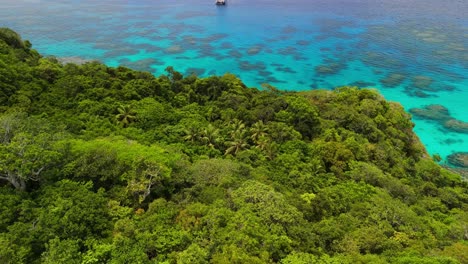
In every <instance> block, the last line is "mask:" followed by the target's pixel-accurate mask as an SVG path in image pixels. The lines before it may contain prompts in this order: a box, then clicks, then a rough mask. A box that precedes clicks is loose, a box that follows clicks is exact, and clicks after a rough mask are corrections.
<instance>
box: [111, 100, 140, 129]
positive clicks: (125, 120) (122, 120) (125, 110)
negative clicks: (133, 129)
mask: <svg viewBox="0 0 468 264" xmlns="http://www.w3.org/2000/svg"><path fill="white" fill-rule="evenodd" d="M117 111H119V113H118V114H117V115H115V119H116V120H117V122H118V123H119V124H121V125H122V126H123V127H128V126H129V125H130V124H131V123H133V122H135V120H136V113H135V111H133V109H132V108H131V106H130V105H121V106H119V107H118V108H117Z"/></svg>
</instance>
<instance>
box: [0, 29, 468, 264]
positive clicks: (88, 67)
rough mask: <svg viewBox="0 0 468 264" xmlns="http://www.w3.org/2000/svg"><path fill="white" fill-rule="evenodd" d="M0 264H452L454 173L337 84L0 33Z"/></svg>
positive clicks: (399, 112)
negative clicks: (118, 62) (147, 67)
mask: <svg viewBox="0 0 468 264" xmlns="http://www.w3.org/2000/svg"><path fill="white" fill-rule="evenodd" d="M0 88H1V89H0V141H1V145H0V180H1V181H0V184H1V185H0V208H1V210H0V214H1V215H0V263H83V264H91V263H283V264H293V263H294V264H296V263H468V255H467V253H466V252H468V243H467V239H468V206H467V205H468V193H467V183H466V182H464V181H463V180H461V178H460V176H459V175H457V174H454V173H452V172H450V171H448V170H446V169H444V168H442V167H440V166H439V165H438V164H437V163H435V162H434V161H433V159H432V158H431V157H429V156H428V155H427V153H426V152H425V149H424V147H423V146H422V145H421V143H420V142H419V140H418V139H417V137H416V136H415V134H414V133H413V131H412V128H413V123H412V122H411V120H410V116H409V115H408V114H407V113H406V112H405V111H404V110H403V108H402V107H401V106H400V105H399V104H397V103H392V102H387V101H385V100H384V99H383V98H382V97H381V96H380V95H379V93H378V92H376V91H374V90H368V89H362V90H360V89H357V88H353V87H342V88H337V89H335V90H334V91H327V90H314V91H307V92H284V91H279V90H277V89H275V88H274V87H271V86H268V85H265V86H264V87H263V88H262V89H255V88H247V87H246V86H245V85H244V84H243V83H242V82H241V81H240V80H239V79H238V78H236V77H235V76H234V75H231V74H226V75H224V76H220V77H219V76H212V77H209V78H197V77H196V76H183V75H181V74H180V73H178V72H177V71H175V70H174V69H172V68H168V69H167V74H166V75H162V76H160V77H154V76H153V75H151V74H149V73H146V72H138V71H133V70H131V69H128V68H125V67H118V68H110V67H107V66H105V65H103V64H101V63H98V62H90V63H86V64H84V65H81V66H79V65H75V64H66V65H62V64H61V63H59V62H58V61H57V60H56V59H54V58H45V57H42V56H40V55H39V54H38V53H37V52H36V51H35V50H33V49H31V44H30V43H29V42H28V41H23V40H21V38H20V36H19V35H18V34H16V33H15V32H13V31H11V30H9V29H5V28H3V29H0Z"/></svg>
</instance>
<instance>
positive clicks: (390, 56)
mask: <svg viewBox="0 0 468 264" xmlns="http://www.w3.org/2000/svg"><path fill="white" fill-rule="evenodd" d="M467 14H468V1H467V0H444V1H441V0H296V1H289V0H228V5H226V6H215V5H214V0H185V1H177V0H172V1H168V0H134V1H130V0H129V1H123V0H100V1H96V0H1V3H0V27H10V28H12V29H13V30H15V31H17V32H19V33H20V34H21V35H22V36H23V38H24V39H28V40H30V41H31V42H32V43H33V45H34V46H33V47H34V48H35V49H37V50H38V51H39V52H40V53H42V54H44V55H54V56H56V57H71V58H69V59H71V60H77V59H93V60H94V59H95V60H100V61H102V62H104V63H106V64H107V65H110V66H117V65H125V66H128V67H130V68H134V69H138V70H145V71H150V72H152V73H154V74H155V75H161V74H164V73H165V72H164V69H165V68H166V67H167V66H174V68H175V69H176V70H177V71H180V72H182V73H184V74H197V75H198V76H210V75H222V74H224V73H226V72H230V73H234V74H236V75H238V76H239V77H240V78H241V79H242V80H243V81H244V82H245V83H246V84H247V85H248V86H249V87H260V86H261V84H263V83H269V84H271V85H273V86H275V87H277V88H279V89H283V90H309V89H316V88H325V89H333V88H334V87H337V86H343V85H355V86H359V87H374V88H377V89H378V90H379V91H380V92H381V93H382V94H383V95H384V97H385V98H386V99H388V100H391V101H397V102H400V103H401V104H402V105H403V106H404V107H405V109H406V110H408V111H409V110H410V109H413V110H411V111H412V112H413V113H417V115H414V117H413V121H414V122H415V124H416V126H415V132H416V133H417V135H418V136H419V137H420V139H421V140H422V142H423V143H424V144H425V145H426V147H427V149H428V151H429V152H430V153H431V154H440V155H441V156H442V157H443V158H445V157H446V156H447V155H449V154H451V153H453V152H462V151H465V152H468V128H467V126H468V124H467V123H466V122H468V15H467ZM431 105H441V106H443V107H440V106H436V107H434V106H432V107H431ZM428 106H429V107H428ZM415 108H418V109H417V110H414V109H415Z"/></svg>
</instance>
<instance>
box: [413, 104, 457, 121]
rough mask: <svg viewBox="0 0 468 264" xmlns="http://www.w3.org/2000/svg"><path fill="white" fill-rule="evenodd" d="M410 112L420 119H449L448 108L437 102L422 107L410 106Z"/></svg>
mask: <svg viewBox="0 0 468 264" xmlns="http://www.w3.org/2000/svg"><path fill="white" fill-rule="evenodd" d="M409 111H410V113H411V114H413V115H414V116H417V117H419V118H421V119H429V120H437V121H446V120H448V119H451V117H450V113H449V111H448V109H447V108H446V107H445V106H443V105H439V104H431V105H428V106H425V107H424V108H411V109H410V110H409Z"/></svg>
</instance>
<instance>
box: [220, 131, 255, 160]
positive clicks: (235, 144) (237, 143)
mask: <svg viewBox="0 0 468 264" xmlns="http://www.w3.org/2000/svg"><path fill="white" fill-rule="evenodd" d="M226 145H228V146H229V147H228V148H227V149H226V152H225V153H224V154H225V155H227V154H233V155H237V153H239V151H241V150H243V149H246V148H248V147H249V144H248V143H247V137H246V135H245V131H237V132H235V133H234V134H233V135H232V140H231V141H228V142H226Z"/></svg>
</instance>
